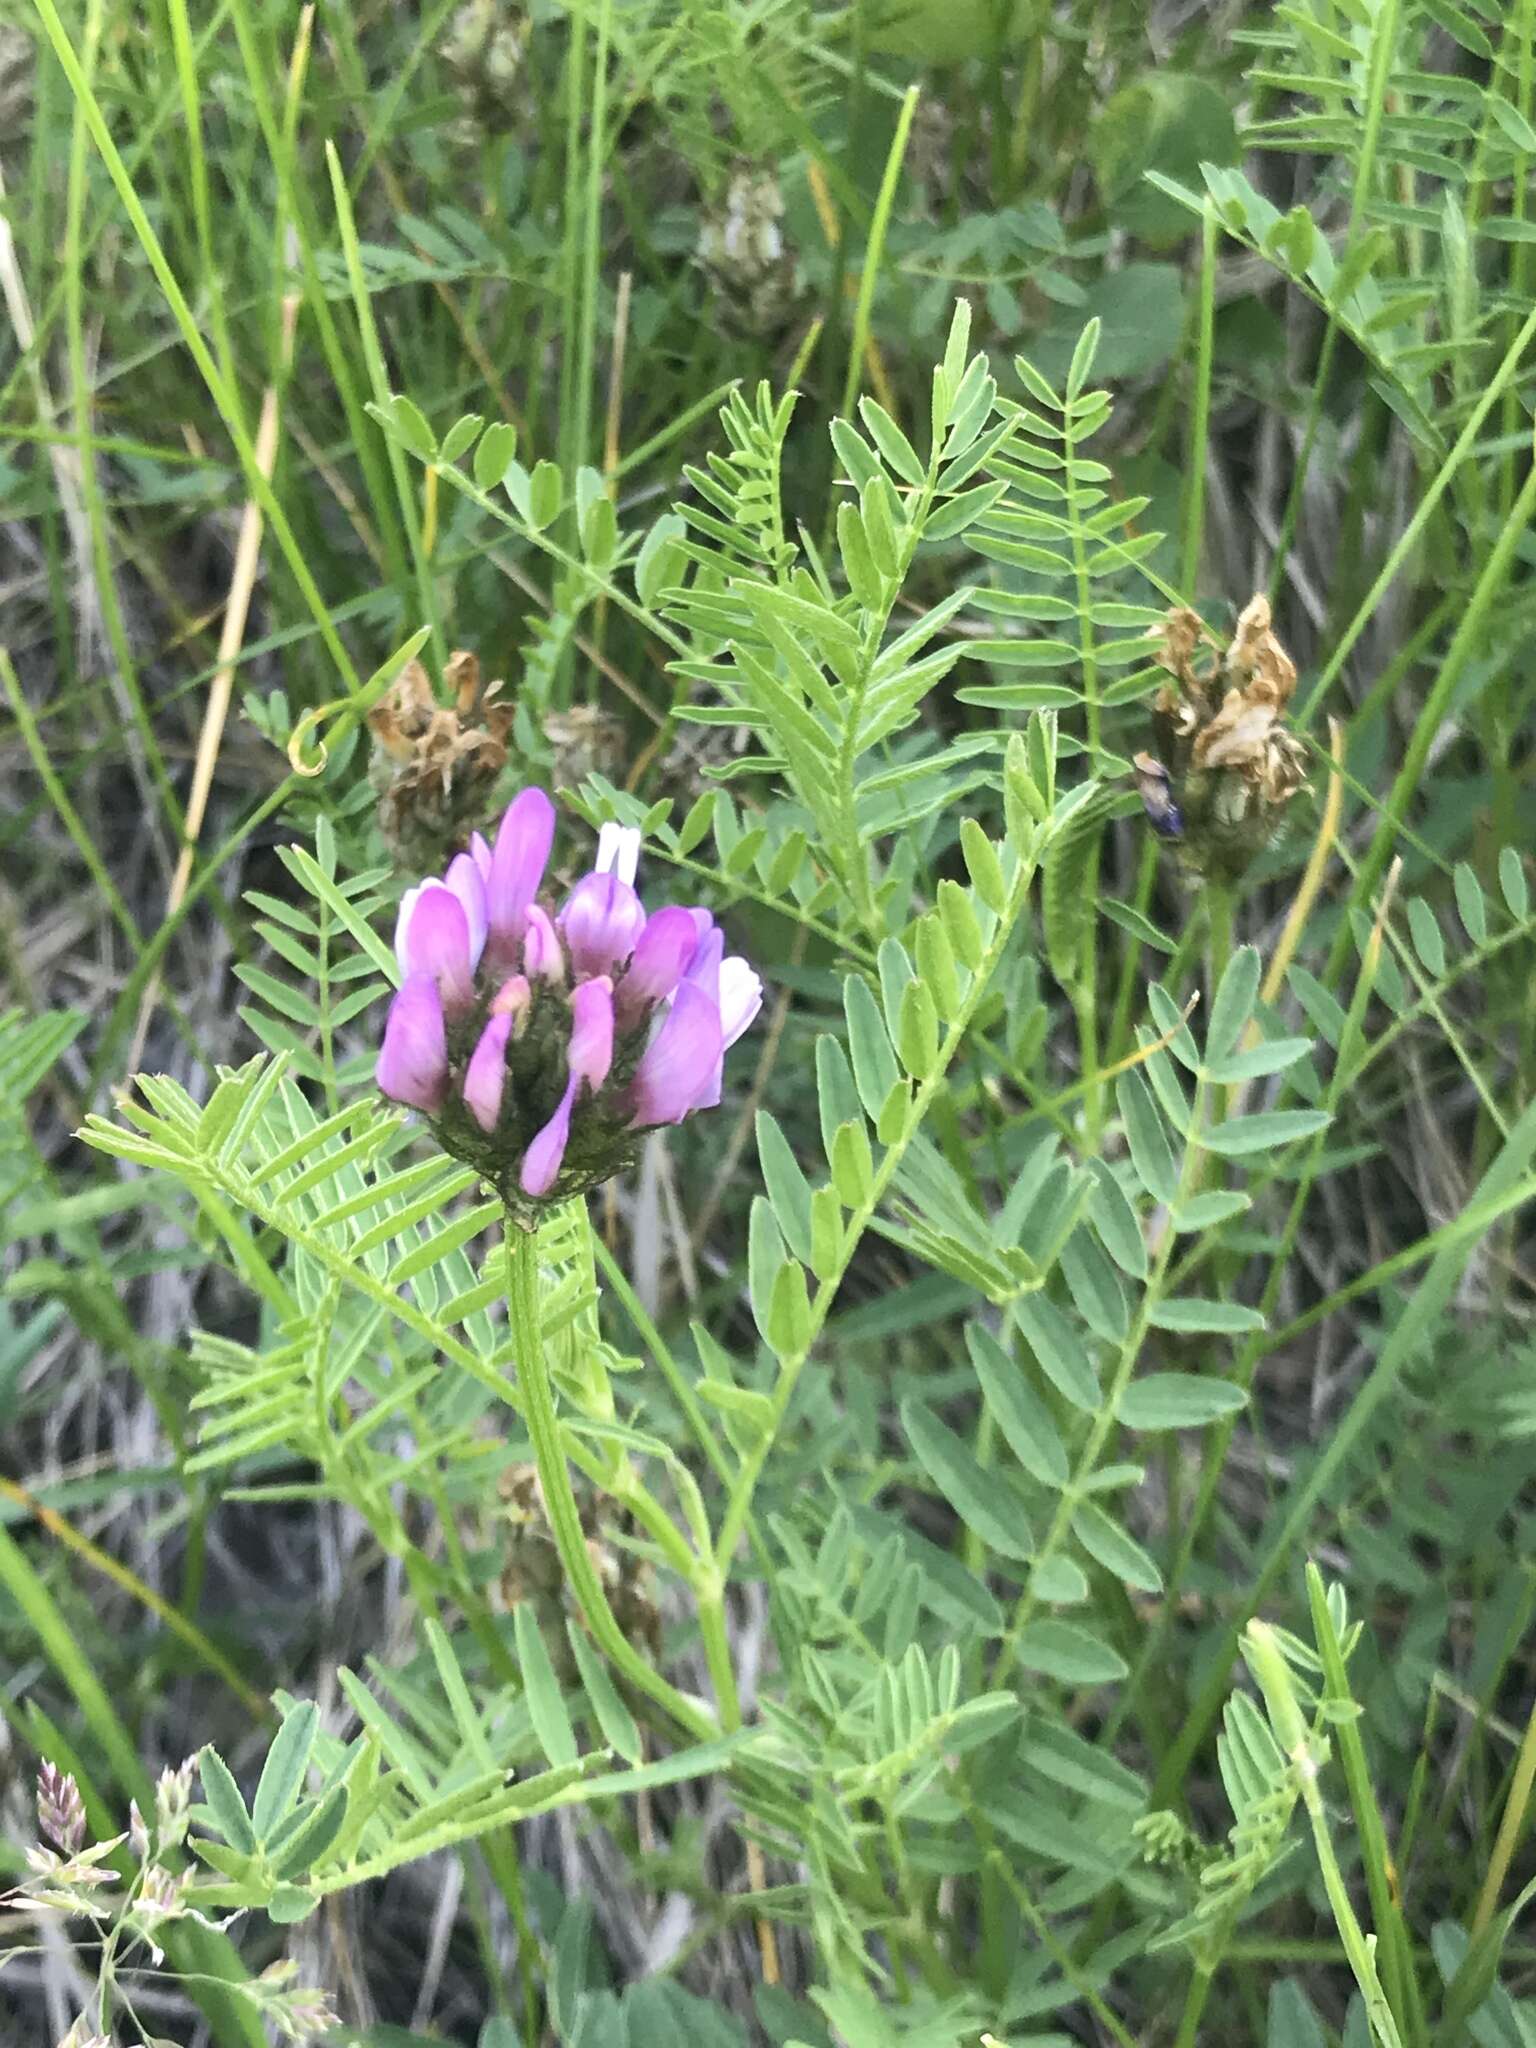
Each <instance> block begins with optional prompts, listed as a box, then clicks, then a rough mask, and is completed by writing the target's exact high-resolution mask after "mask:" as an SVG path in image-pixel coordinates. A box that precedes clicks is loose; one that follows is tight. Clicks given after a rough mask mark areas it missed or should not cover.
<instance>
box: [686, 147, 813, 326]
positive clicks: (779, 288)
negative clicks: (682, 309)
mask: <svg viewBox="0 0 1536 2048" xmlns="http://www.w3.org/2000/svg"><path fill="white" fill-rule="evenodd" d="M783 217H784V194H783V190H782V188H781V187H780V184H779V179H778V174H777V172H776V171H774V170H773V169H772V167H771V166H768V165H763V164H755V163H752V162H751V161H750V160H748V159H745V158H743V159H742V160H740V161H739V162H738V163H737V164H736V166H735V168H734V169H733V170H732V172H731V176H730V181H729V183H728V184H727V186H726V188H725V193H724V196H723V197H721V198H717V199H716V200H714V201H713V202H712V203H711V204H710V205H708V206H706V207H705V209H704V211H703V215H702V217H701V218H702V224H701V226H700V229H699V261H700V262H701V263H702V264H703V266H704V268H705V270H706V271H707V272H708V273H709V280H710V283H711V284H712V285H713V286H714V291H715V301H716V304H717V306H718V308H719V310H720V312H721V313H722V315H723V316H724V317H725V319H726V320H727V322H728V323H729V324H730V325H731V326H733V327H735V328H737V329H738V330H739V331H741V332H743V333H746V334H757V335H764V334H771V333H772V332H773V331H774V330H775V329H776V328H779V327H781V326H783V324H784V323H785V321H786V320H787V319H788V318H789V317H790V315H791V314H792V313H793V311H794V307H795V300H796V287H795V252H794V250H793V249H792V248H791V247H790V246H789V245H788V243H787V242H786V241H785V238H784V230H783V228H782V226H781V225H780V223H781V221H782V220H783Z"/></svg>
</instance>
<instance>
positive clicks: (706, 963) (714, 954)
mask: <svg viewBox="0 0 1536 2048" xmlns="http://www.w3.org/2000/svg"><path fill="white" fill-rule="evenodd" d="M724 951H725V933H724V932H723V931H721V929H720V927H719V926H718V925H717V924H715V923H713V922H711V924H710V927H709V930H708V931H707V932H704V933H702V934H701V935H700V938H699V946H698V951H697V952H696V953H695V954H694V956H693V958H692V959H691V960H690V961H689V962H688V972H687V974H686V975H684V977H683V979H684V980H685V981H687V982H689V983H691V984H692V986H693V987H694V988H698V989H702V990H703V991H704V993H705V995H707V996H708V997H709V999H710V1001H711V1002H714V1003H718V1001H719V996H720V956H721V954H722V953H723V952H724Z"/></svg>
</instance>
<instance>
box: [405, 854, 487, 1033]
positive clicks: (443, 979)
mask: <svg viewBox="0 0 1536 2048" xmlns="http://www.w3.org/2000/svg"><path fill="white" fill-rule="evenodd" d="M402 937H403V944H402V946H401V948H400V965H401V967H402V968H403V969H404V970H405V975H406V979H407V980H409V979H410V978H411V977H412V976H413V975H417V974H430V975H431V976H432V977H433V979H434V980H435V981H436V983H437V985H438V988H439V989H440V990H441V991H442V997H443V1004H444V1007H445V1008H447V1009H450V1010H460V1009H463V1008H464V1007H465V1006H466V1005H467V1004H469V1003H471V1002H473V1001H474V996H475V983H474V964H473V962H472V960H471V957H470V931H469V916H468V913H467V912H466V910H465V908H464V905H463V903H462V902H461V901H460V899H459V897H458V896H457V895H456V894H455V892H454V891H453V890H452V889H450V888H449V887H448V886H447V884H446V883H445V882H423V883H422V885H421V887H420V888H419V889H418V890H417V891H416V895H415V900H414V901H413V902H412V904H411V907H410V914H409V916H408V917H407V918H406V920H405V922H404V926H403V932H402Z"/></svg>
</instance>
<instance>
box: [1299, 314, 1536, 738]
mask: <svg viewBox="0 0 1536 2048" xmlns="http://www.w3.org/2000/svg"><path fill="white" fill-rule="evenodd" d="M1533 337H1536V311H1532V312H1531V313H1530V314H1529V315H1528V316H1527V318H1526V319H1525V321H1524V322H1523V324H1522V325H1521V328H1520V332H1519V333H1518V334H1517V335H1516V336H1515V338H1514V340H1513V341H1512V342H1511V343H1510V345H1509V347H1508V348H1507V349H1506V350H1505V352H1504V356H1503V359H1502V360H1501V362H1500V363H1499V366H1498V368H1497V369H1496V370H1495V371H1494V373H1493V376H1492V379H1491V380H1490V382H1489V384H1488V387H1487V389H1486V390H1485V391H1484V392H1483V394H1482V396H1481V397H1480V398H1479V400H1478V402H1477V404H1476V405H1475V406H1474V407H1473V408H1472V410H1471V412H1470V413H1468V415H1467V419H1466V424H1465V425H1464V426H1463V428H1462V430H1461V432H1460V433H1459V434H1458V435H1457V436H1456V439H1455V441H1454V442H1453V443H1452V445H1451V447H1450V448H1449V450H1448V451H1447V453H1446V456H1445V459H1444V461H1443V462H1442V463H1441V464H1440V467H1439V468H1438V469H1437V470H1436V472H1435V474H1434V477H1433V478H1432V479H1431V482H1430V485H1429V488H1428V490H1427V491H1426V492H1425V493H1424V495H1423V497H1422V498H1421V499H1420V500H1419V502H1418V505H1417V506H1416V507H1415V508H1414V513H1413V517H1412V518H1411V519H1410V520H1409V521H1408V524H1407V525H1406V526H1405V527H1404V528H1403V530H1402V532H1401V533H1400V534H1399V535H1398V537H1397V539H1396V541H1395V542H1394V543H1393V546H1392V550H1391V552H1390V554H1389V555H1388V556H1387V559H1386V560H1385V561H1384V562H1383V563H1382V565H1381V569H1380V571H1379V573H1378V575H1377V577H1376V580H1375V582H1374V583H1373V584H1372V585H1371V587H1370V589H1369V590H1368V591H1367V592H1366V593H1365V596H1364V597H1363V598H1361V600H1360V603H1359V606H1358V607H1357V609H1356V611H1355V615H1354V617H1353V618H1352V619H1351V620H1350V622H1349V625H1348V626H1347V627H1346V628H1345V630H1344V632H1343V633H1342V634H1341V635H1340V636H1339V638H1338V640H1337V642H1336V643H1335V644H1334V647H1333V650H1332V652H1331V653H1330V655H1329V657H1328V660H1327V661H1326V663H1325V664H1324V666H1323V671H1322V673H1321V675H1319V677H1318V679H1317V682H1316V683H1315V684H1314V686H1313V688H1312V691H1311V693H1310V694H1309V696H1308V698H1307V701H1306V704H1305V706H1304V707H1303V708H1302V709H1301V710H1300V711H1299V712H1298V714H1297V716H1296V719H1295V721H1294V722H1295V724H1296V727H1297V729H1298V730H1299V731H1303V732H1304V731H1305V730H1306V729H1307V727H1308V726H1309V725H1310V724H1311V722H1312V718H1313V715H1314V713H1316V712H1317V711H1319V710H1320V709H1321V708H1322V707H1323V703H1324V700H1325V699H1326V697H1327V694H1328V691H1329V690H1330V688H1331V687H1332V686H1333V684H1334V683H1335V682H1336V681H1337V680H1338V678H1339V676H1340V675H1341V674H1342V673H1343V670H1344V664H1345V663H1346V662H1347V661H1348V660H1349V657H1350V655H1351V654H1352V653H1353V652H1354V649H1355V643H1356V642H1357V641H1358V640H1359V638H1360V635H1361V634H1362V633H1363V632H1364V631H1365V629H1366V627H1367V626H1368V625H1369V624H1370V622H1371V620H1372V619H1373V618H1374V617H1375V616H1376V610H1377V607H1378V606H1379V605H1380V603H1381V600H1382V599H1383V598H1384V597H1385V596H1386V594H1387V592H1388V590H1390V589H1391V587H1392V585H1393V584H1394V583H1395V582H1396V580H1397V578H1398V577H1399V575H1401V573H1402V571H1403V569H1404V567H1405V566H1406V564H1407V561H1408V557H1409V556H1410V555H1411V554H1412V552H1413V550H1414V549H1415V548H1416V547H1417V546H1418V543H1419V539H1420V536H1421V535H1422V534H1423V531H1424V529H1425V527H1426V526H1427V525H1428V524H1429V521H1430V518H1431V517H1432V515H1433V514H1434V512H1435V509H1436V507H1437V506H1438V505H1439V503H1440V500H1441V499H1442V498H1443V497H1444V495H1445V493H1446V491H1447V489H1448V488H1449V486H1450V483H1451V481H1452V479H1453V478H1454V477H1455V475H1456V473H1457V471H1458V470H1459V469H1460V468H1461V465H1462V463H1463V462H1464V461H1465V460H1466V459H1467V457H1468V456H1469V455H1470V454H1471V452H1472V450H1473V449H1474V448H1475V446H1476V445H1477V439H1478V436H1479V435H1480V434H1481V432H1482V429H1483V422H1484V421H1485V420H1486V419H1487V417H1488V415H1489V413H1490V412H1491V411H1492V410H1493V408H1494V406H1495V405H1496V404H1497V403H1498V401H1499V399H1500V397H1501V396H1503V395H1504V394H1505V393H1506V392H1507V393H1510V394H1513V393H1514V391H1515V381H1514V380H1515V373H1516V371H1517V370H1518V369H1519V367H1520V362H1521V359H1522V357H1523V356H1524V354H1525V352H1526V350H1527V349H1528V348H1529V347H1530V345H1531V341H1532V339H1533ZM1511 512H1513V505H1511ZM1506 530H1507V529H1506Z"/></svg>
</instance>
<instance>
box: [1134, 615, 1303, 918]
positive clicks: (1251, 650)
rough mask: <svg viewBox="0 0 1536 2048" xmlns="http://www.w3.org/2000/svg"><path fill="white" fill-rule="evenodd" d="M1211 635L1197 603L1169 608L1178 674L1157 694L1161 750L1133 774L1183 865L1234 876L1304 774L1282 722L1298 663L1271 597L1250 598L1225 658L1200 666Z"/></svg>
mask: <svg viewBox="0 0 1536 2048" xmlns="http://www.w3.org/2000/svg"><path fill="white" fill-rule="evenodd" d="M1208 640H1209V636H1208V635H1207V633H1206V630H1205V627H1204V625H1203V624H1202V622H1201V620H1200V617H1199V615H1198V613H1196V612H1193V611H1191V610H1190V609H1189V608H1188V606H1184V605H1181V606H1178V607H1176V608H1175V609H1174V610H1172V611H1170V612H1169V614H1168V617H1167V621H1166V623H1165V626H1164V629H1163V645H1162V649H1161V652H1160V654H1159V657H1158V658H1159V661H1160V662H1161V665H1162V666H1163V667H1164V668H1165V669H1166V670H1167V671H1168V673H1169V675H1170V677H1171V678H1172V681H1171V682H1169V683H1167V684H1165V685H1164V687H1163V688H1162V689H1161V690H1160V691H1159V692H1158V694H1157V696H1156V698H1155V699H1154V701H1153V706H1152V724H1153V731H1154V734H1155V737H1156V751H1155V752H1153V753H1145V754H1138V755H1137V756H1136V779H1137V784H1138V787H1139V789H1140V792H1141V796H1142V801H1143V803H1144V804H1145V806H1146V809H1147V815H1148V817H1149V818H1150V820H1151V822H1152V824H1153V827H1154V828H1155V830H1157V831H1158V832H1159V833H1161V834H1162V836H1163V837H1164V838H1166V839H1169V840H1172V841H1174V842H1176V843H1177V845H1178V848H1179V853H1180V856H1181V858H1182V859H1183V861H1184V863H1185V865H1186V866H1187V867H1189V868H1191V869H1193V870H1194V872H1195V873H1197V874H1199V875H1201V876H1202V877H1206V878H1209V879H1212V880H1216V881H1223V882H1231V881H1235V880H1236V879H1237V877H1238V876H1239V875H1241V874H1242V873H1243V872H1244V870H1245V869H1246V868H1247V867H1248V865H1249V863H1250V862H1251V861H1252V860H1253V858H1254V857H1255V855H1256V854H1258V853H1260V852H1261V851H1262V850H1263V848H1264V847H1265V846H1267V845H1268V844H1269V843H1270V841H1271V840H1272V839H1273V838H1274V835H1275V833H1276V831H1277V830H1278V829H1279V825H1280V820H1281V814H1282V812H1283V810H1284V807H1285V806H1286V805H1287V804H1288V803H1289V802H1290V800H1291V798H1292V797H1293V796H1295V794H1296V792H1297V791H1298V790H1299V789H1301V788H1303V787H1304V786H1305V784H1306V763H1307V755H1306V749H1305V747H1304V746H1303V745H1302V743H1301V741H1300V740H1299V739H1298V738H1297V737H1296V735H1295V734H1294V733H1293V732H1291V731H1290V730H1289V729H1288V727H1287V726H1286V724H1285V707H1286V706H1287V704H1288V703H1289V702H1290V700H1291V697H1292V695H1293V694H1294V692H1295V688H1296V665H1295V663H1294V662H1293V661H1292V660H1291V657H1290V656H1289V655H1288V654H1287V653H1286V651H1285V649H1284V647H1282V646H1281V644H1280V642H1279V640H1278V639H1277V638H1276V636H1275V632H1274V627H1273V624H1272V621H1271V617H1270V609H1269V601H1268V599H1267V598H1265V597H1264V596H1262V595H1260V596H1256V597H1254V598H1253V599H1252V601H1251V602H1250V603H1249V604H1248V605H1247V606H1246V607H1245V608H1244V610H1243V612H1242V615H1241V617H1240V618H1239V619H1238V621H1237V626H1236V630H1235V631H1234V633H1233V636H1232V644H1231V646H1230V647H1229V648H1228V650H1227V654H1226V658H1225V660H1224V661H1223V660H1220V659H1218V658H1214V657H1213V658H1212V660H1211V661H1210V662H1208V663H1207V665H1206V666H1204V667H1203V668H1201V667H1197V666H1196V656H1197V654H1198V651H1199V649H1200V646H1201V643H1202V641H1206V642H1208Z"/></svg>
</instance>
